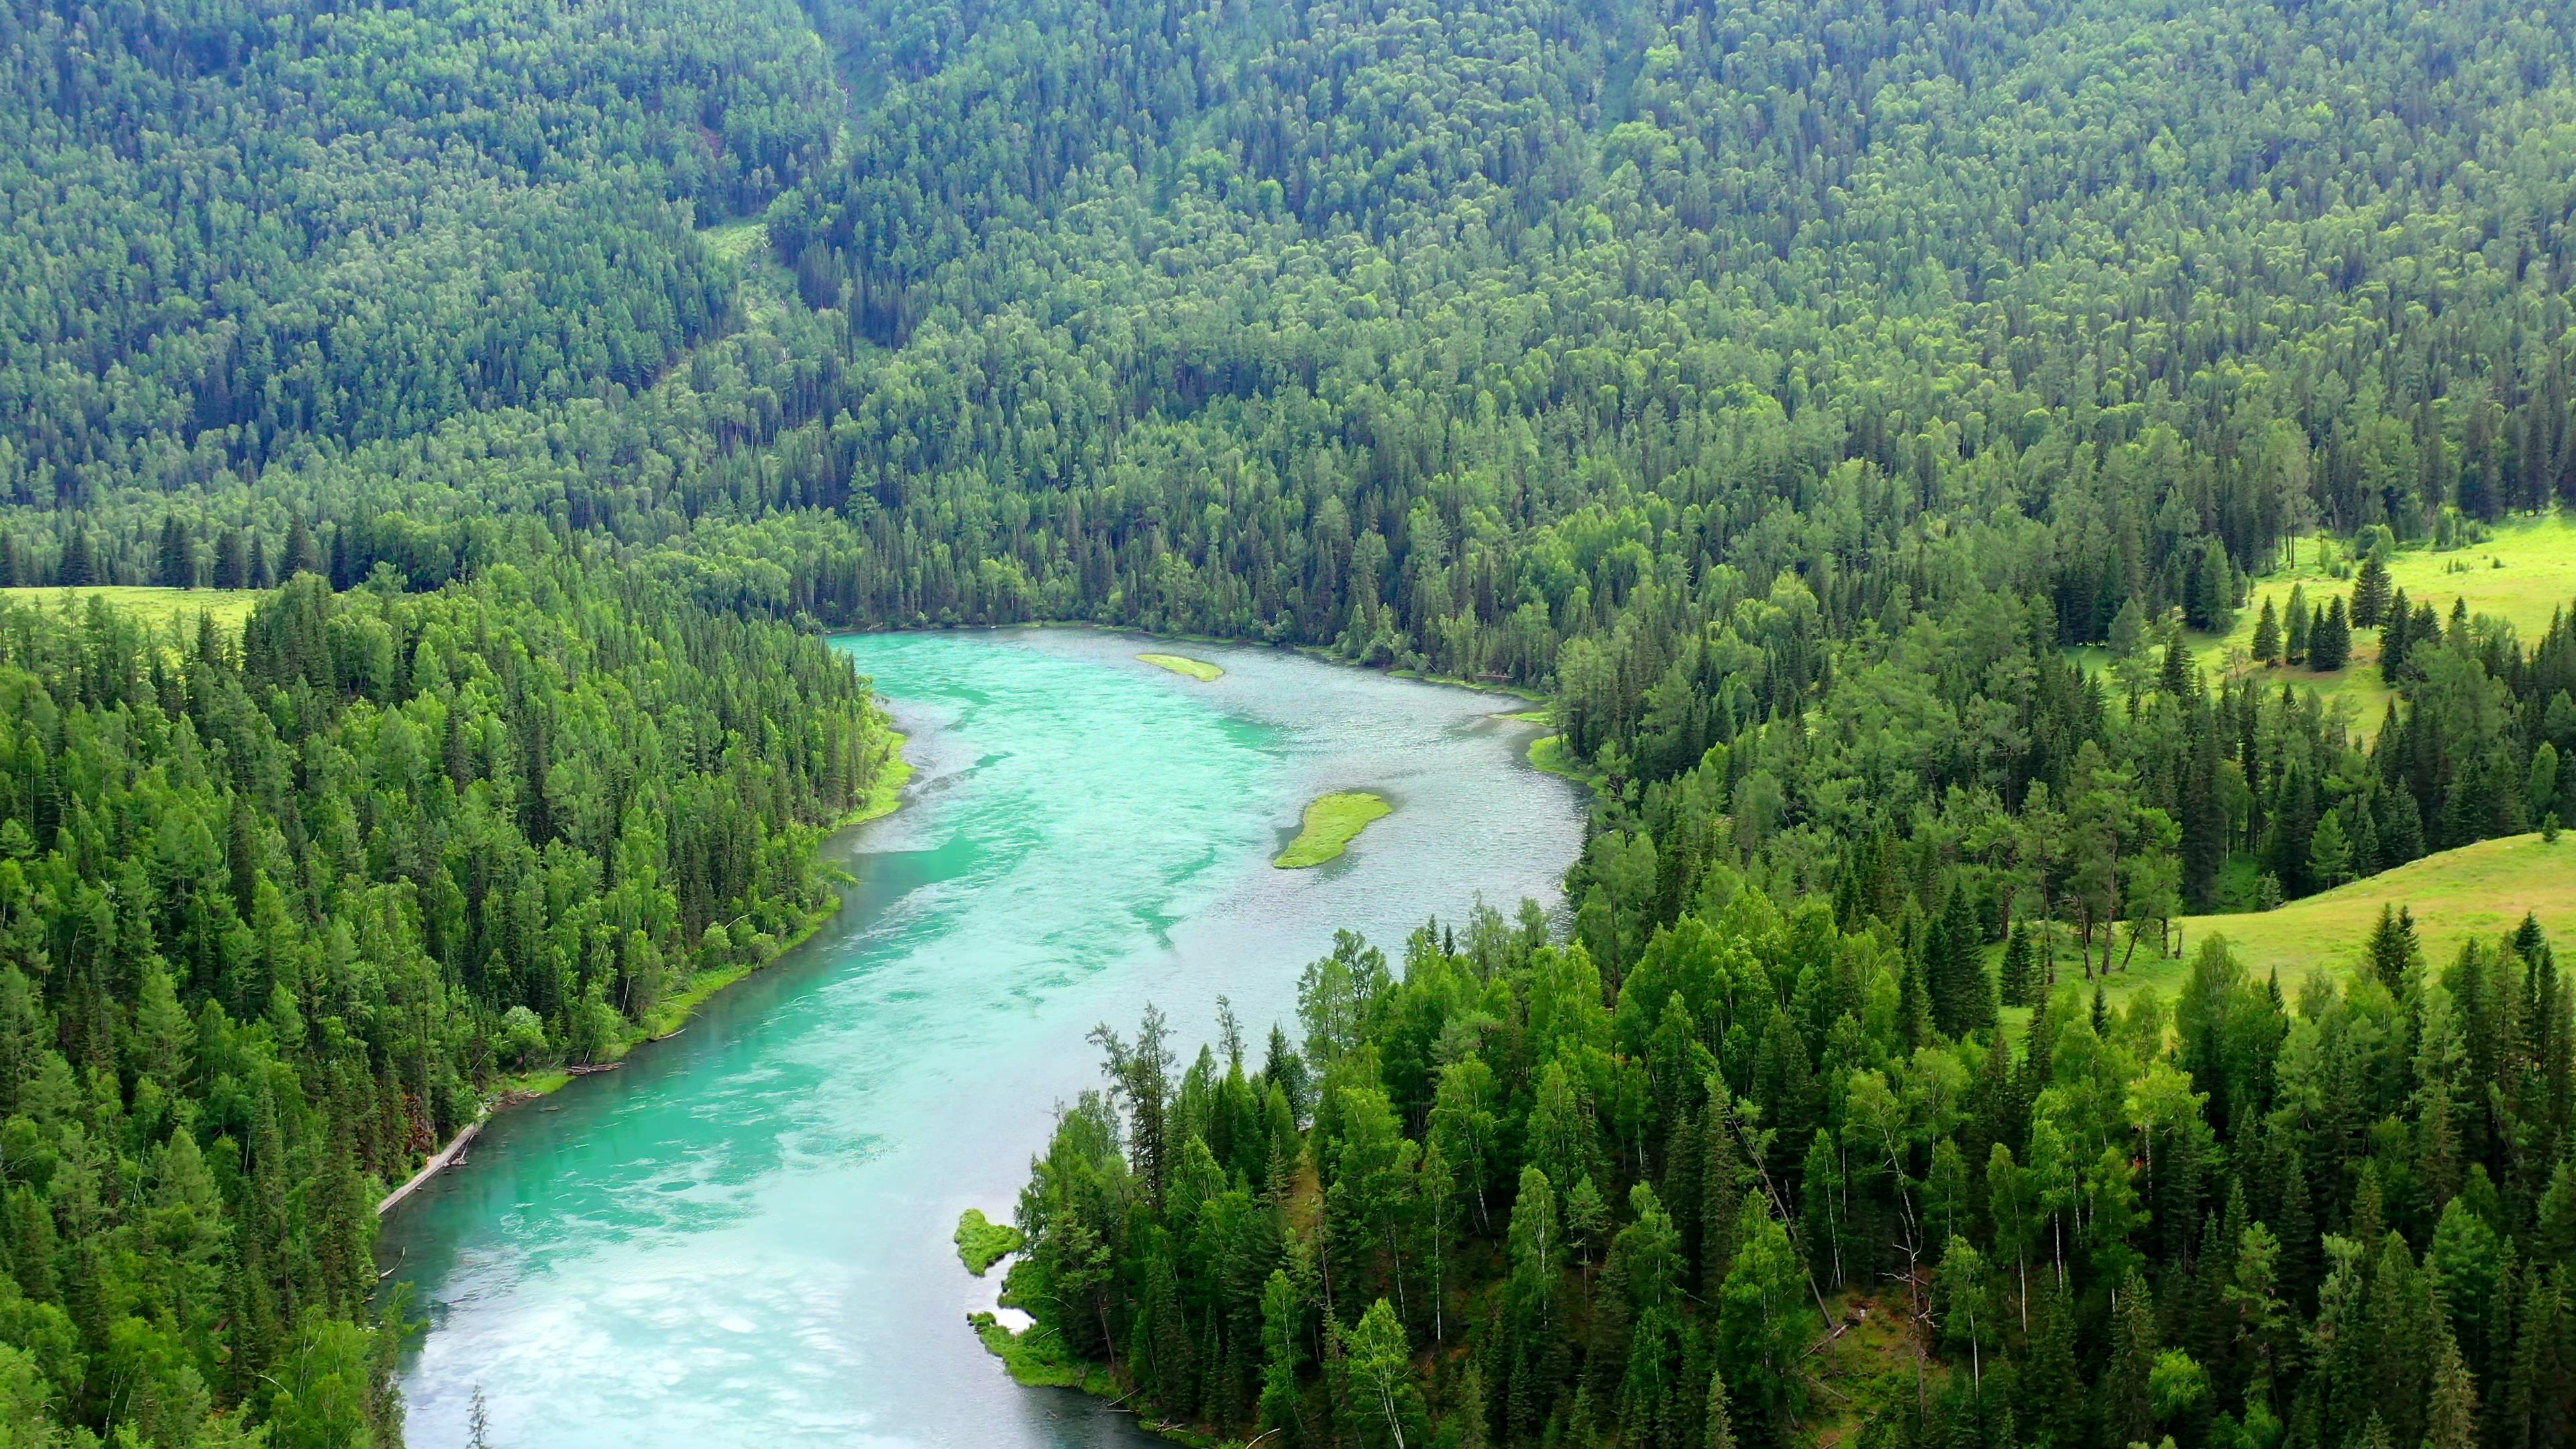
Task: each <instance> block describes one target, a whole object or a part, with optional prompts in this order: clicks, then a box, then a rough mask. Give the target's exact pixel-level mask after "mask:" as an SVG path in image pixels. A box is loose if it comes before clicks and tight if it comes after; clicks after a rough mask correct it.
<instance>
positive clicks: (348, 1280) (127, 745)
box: [0, 560, 890, 1446]
mask: <svg viewBox="0 0 2576 1449" xmlns="http://www.w3.org/2000/svg"><path fill="white" fill-rule="evenodd" d="M0 702H5V706H6V707H5V710H0V718H5V719H6V720H7V721H8V724H7V725H6V727H5V728H0V1265H5V1268H6V1271H5V1272H0V1442H6V1443H8V1444H10V1445H12V1446H17V1445H51V1444H55V1443H57V1442H72V1443H88V1442H93V1441H91V1440H90V1439H88V1438H86V1437H84V1436H85V1435H86V1434H87V1433H88V1432H89V1430H91V1429H114V1430H115V1431H117V1433H118V1435H119V1436H120V1437H118V1439H117V1440H116V1442H118V1443H141V1444H154V1445H162V1446H178V1445H196V1444H232V1443H236V1442H239V1443H253V1442H257V1439H258V1435H259V1433H260V1432H265V1433H266V1435H267V1436H268V1440H267V1441H268V1442H269V1443H271V1444H277V1445H287V1444H293V1445H317V1446H318V1445H350V1444H361V1443H368V1442H374V1443H385V1444H391V1443H396V1442H399V1425H400V1422H401V1412H400V1407H399V1405H398V1404H397V1403H396V1402H395V1400H394V1398H393V1396H392V1391H391V1388H390V1380H389V1378H388V1377H387V1371H388V1370H389V1368H390V1366H391V1362H392V1354H393V1351H394V1348H395V1345H396V1344H397V1342H398V1341H399V1340H398V1336H397V1334H396V1333H395V1332H393V1331H392V1330H391V1329H384V1330H377V1329H372V1328H370V1327H369V1326H368V1325H370V1324H371V1322H372V1321H373V1320H374V1318H375V1317H376V1313H375V1311H374V1310H373V1309H371V1308H370V1306H369V1300H370V1296H371V1295H372V1294H373V1293H374V1291H375V1287H376V1268H375V1263H374V1259H373V1257H372V1254H371V1252H370V1244H371V1243H372V1241H373V1238H374V1234H375V1211H374V1209H375V1202H376V1198H377V1197H378V1196H379V1195H380V1194H381V1193H382V1191H383V1187H384V1185H385V1184H387V1183H390V1182H398V1181H400V1180H401V1179H402V1178H403V1177H404V1176H406V1175H408V1174H409V1173H410V1171H411V1170H412V1168H414V1167H415V1166H417V1165H418V1164H419V1162H420V1160H421V1158H422V1157H423V1156H424V1155H425V1154H426V1153H428V1152H430V1151H433V1150H435V1149H436V1147H437V1146H438V1145H439V1144H440V1143H441V1142H443V1141H444V1140H445V1139H446V1138H447V1137H448V1136H449V1135H451V1134H453V1133H454V1132H455V1131H456V1130H457V1129H458V1128H459V1127H461V1126H463V1125H464V1124H465V1123H467V1122H469V1121H471V1120H473V1118H474V1117H475V1116H476V1114H477V1112H478V1111H479V1109H480V1106H481V1102H482V1099H483V1098H484V1096H485V1095H486V1094H488V1093H489V1092H491V1091H492V1090H494V1089H495V1088H496V1086H497V1085H498V1084H499V1083H500V1081H501V1079H503V1078H505V1077H507V1076H508V1075H509V1074H511V1073H514V1072H519V1071H524V1070H529V1069H536V1068H545V1067H551V1066H554V1065H556V1064H559V1063H563V1062H573V1063H581V1062H592V1061H598V1060H601V1059H603V1058H605V1057H609V1056H613V1055H614V1054H615V1053H617V1052H619V1051H622V1050H623V1049H624V1047H625V1046H626V1045H627V1044H629V1043H630V1042H631V1041H632V1039H633V1037H634V1035H635V1031H636V1028H635V1026H634V1024H635V1023H638V1022H641V1021H644V1020H646V1019H648V1018H649V1017H650V1016H651V1014H652V1012H653V1008H654V1006H655V1005H656V1004H657V1002H659V1001H660V1000H662V999H664V998H665V997H666V996H667V995H669V994H671V993H673V992H675V991H677V990H678V989H679V988H680V987H682V986H683V985H685V984H686V982H687V981H688V979H689V978H690V976H691V975H692V974H693V973H694V972H696V971H697V970H699V969H702V968H703V969H717V968H723V967H727V966H732V965H734V964H736V963H738V962H744V961H756V960H759V959H763V958H764V957H765V956H766V955H767V954H770V953H772V952H774V950H775V949H776V942H777V941H778V940H779V939H781V938H784V937H788V936H791V935H794V934H796V933H797V932H798V931H799V930H800V929H801V928H803V927H804V926H805V925H806V923H807V922H808V921H809V920H810V919H811V918H812V917H813V916H814V914H815V912H817V911H818V910H820V909H822V908H824V907H826V906H829V905H831V904H833V903H835V901H836V899H837V897H836V895H835V893H834V892H833V891H832V889H831V886H830V882H829V881H828V880H826V879H825V878H824V876H823V874H822V872H821V871H820V869H819V867H818V865H817V863H816V860H815V855H814V845H815V842H816V841H817V839H818V838H819V837H820V834H821V830H822V827H824V826H827V825H829V824H830V823H832V822H833V821H834V820H835V819H836V818H837V817H839V816H840V815H841V814H843V813H844V812H846V811H847V810H848V809H850V808H851V807H852V806H853V805H854V804H855V803H857V802H858V801H859V800H860V799H862V798H863V797H864V795H865V793H866V790H867V787H868V786H869V784H870V783H871V781H872V779H873V777H874V775H875V772H876V771H877V770H878V769H879V768H881V767H882V766H883V764H884V762H885V759H886V756H887V754H888V753H889V752H890V746H889V744H888V742H887V740H886V739H885V737H884V730H883V726H882V722H881V719H880V718H879V717H878V716H877V715H876V713H875V710H874V706H873V705H872V703H871V702H870V701H869V699H868V696H867V693H866V691H865V688H864V686H863V685H862V684H861V682H860V681H859V680H858V679H857V678H856V677H855V676H854V675H853V674H852V673H851V671H850V669H849V667H848V665H847V663H846V662H843V661H841V660H838V659H836V658H835V657H834V656H833V655H832V654H831V653H830V652H829V651H828V650H826V649H825V648H824V647H823V646H822V645H821V644H820V643H819V642H818V641H815V640H812V639H808V638H803V637H800V636H797V635H795V634H793V633H790V632H789V631H787V630H785V629H782V628H779V627H777V626H774V625H769V624H765V623H752V622H745V621H742V620H738V619H734V618H730V617H722V616H710V615H708V614H706V613H704V612H703V611H700V610H696V609H693V608H691V607H689V606H687V605H685V604H681V603H678V602H676V601H674V600H672V599H671V598H670V597H669V595H668V593H667V591H665V590H663V589H660V588H658V587H656V586H654V585H651V584H638V583H635V582H632V581H630V580H624V579H620V578H617V577H615V576H614V575H613V574H609V573H606V572H604V571H598V570H595V569H592V568H585V567H583V566H581V565H579V564H577V563H575V562H573V561H570V560H553V561H543V562H539V561H531V562H529V563H527V564H525V565H520V566H513V565H507V564H498V565H494V566H492V567H490V568H488V569H485V570H483V571H481V572H480V574H479V576H478V577H477V578H476V580H475V581H474V582H472V583H470V584H456V585H451V586H449V587H447V588H445V589H442V590H440V591H437V592H434V593H424V594H407V593H403V592H400V591H399V590H398V589H397V588H394V587H392V586H391V585H389V584H388V585H385V586H381V587H374V588H362V589H358V590H353V591H350V592H346V593H339V594H334V593H332V592H331V591H330V590H329V589H328V588H327V587H325V586H324V585H323V584H322V583H321V581H319V580H318V579H315V578H312V577H310V576H300V577H298V578H297V579H295V580H294V581H293V582H291V583H289V584H288V585H287V586H286V587H284V588H283V589H281V590H279V591H278V592H277V593H275V594H274V595H272V596H270V598H269V599H268V601H267V602H265V603H263V604H262V605H260V607H259V608H258V609H257V610H256V611H255V612H253V613H252V614H251V616H250V618H249V620H248V622H247V623H246V624H245V625H244V626H243V627H242V628H241V630H240V632H239V636H238V638H236V637H233V635H232V634H230V633H229V632H227V631H224V630H222V629H220V628H218V627H217V626H216V625H214V624H213V623H212V621H211V620H210V619H204V618H202V616H201V622H200V624H199V626H198V627H197V628H196V629H195V630H193V631H184V630H175V629H174V630H173V632H171V633H170V634H168V635H163V634H160V633H157V632H147V631H145V630H144V629H142V628H141V627H139V626H137V625H135V624H134V623H132V622H131V621H130V620H128V619H126V618H125V617H123V616H121V615H119V614H116V613H114V612H112V611H110V610H109V609H107V608H106V607H104V606H96V605H94V606H92V607H91V608H90V609H89V610H88V612H87V614H86V616H85V617H60V616H57V615H55V614H53V613H52V612H50V611H44V610H31V609H27V608H24V607H7V608H0ZM394 1311H395V1312H396V1313H398V1312H399V1305H398V1304H397V1305H396V1306H395V1308H394ZM235 1406H239V1408H238V1411H236V1409H235ZM54 1422H60V1423H63V1424H68V1425H74V1426H80V1427H78V1428H75V1429H74V1430H73V1433H72V1436H71V1438H70V1439H69V1440H68V1441H63V1440H61V1439H60V1436H59V1435H58V1434H57V1433H56V1432H55V1431H54V1430H52V1429H49V1428H48V1427H47V1425H48V1424H49V1423H54ZM263 1424H264V1425H265V1429H264V1431H262V1430H260V1429H258V1428H257V1427H256V1426H259V1425H263ZM125 1436H131V1437H125Z"/></svg>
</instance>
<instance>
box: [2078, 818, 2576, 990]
mask: <svg viewBox="0 0 2576 1449" xmlns="http://www.w3.org/2000/svg"><path fill="white" fill-rule="evenodd" d="M2382 906H2404V907H2406V908H2407V909H2408V910H2410V911H2412V912H2414V914H2415V938H2416V940H2418V941H2419V942H2421V943H2422V944H2423V947H2424V959H2425V960H2426V961H2427V962H2429V963H2430V964H2432V965H2434V966H2437V967H2438V966H2446V965H2448V964H2450V961H2451V958H2452V957H2454V956H2456V955H2458V954H2459V950H2460V945H2461V943H2462V942H2464V941H2468V940H2471V939H2488V940H2492V939H2494V938H2495V937H2498V936H2501V935H2503V934H2505V933H2506V932H2508V931H2511V930H2512V929H2513V928H2514V927H2516V926H2518V925H2520V924H2522V918H2523V916H2524V914H2525V913H2529V914H2531V915H2535V916H2537V917H2539V919H2540V925H2541V929H2543V930H2545V931H2547V932H2548V933H2549V935H2550V939H2552V940H2553V941H2556V942H2558V943H2560V944H2562V945H2564V944H2566V943H2568V942H2571V941H2576V832H2571V833H2567V834H2562V835H2560V836H2559V837H2558V842H2557V844H2555V845H2549V844H2544V843H2542V841H2541V838H2540V837H2539V836H2538V835H2536V834H2535V835H2509V836H2506V837H2504V838H2503V839H2500V840H2482V841H2480V842H2478V843H2477V844H2475V845H2464V846H2461V847H2460V848H2459V849H2457V850H2445V851H2442V852H2440V853H2439V854H2435V855H2428V856H2426V857H2424V858H2423V859H2422V860H2418V861H2413V862H2410V863H2408V864H2406V865H2401V866H2399V867H2398V868H2397V869H2395V870H2390V871H2382V872H2380V873H2379V874H2378V875H2375V876H2372V877H2370V878H2369V879H2367V880H2358V881H2354V882H2353V883H2352V884H2350V885H2347V886H2342V887H2339V888H2337V889H2334V890H2330V891H2325V892H2323V893H2321V894H2318V895H2313V896H2308V897H2306V898H2304V899H2301V900H2296V901H2292V902H2290V903H2289V904H2287V905H2285V906H2282V907H2280V908H2279V909H2277V910H2270V911H2263V912H2260V913H2254V914H2247V915H2234V916H2191V917H2188V918H2186V919H2185V920H2184V921H2183V933H2184V934H2183V947H2184V954H2185V956H2186V957H2187V956H2188V955H2189V954H2190V952H2191V951H2193V950H2195V949H2197V948H2198V946H2199V943H2200V942H2201V941H2203V940H2205V939H2207V938H2208V937H2209V936H2211V935H2220V936H2224V937H2226V938H2227V944H2228V946H2229V948H2230V949H2232V950H2234V951H2235V953H2236V955H2237V958H2238V959H2239V960H2242V961H2243V962H2244V963H2245V964H2246V966H2247V968H2248V969H2250V970H2252V971H2254V972H2256V973H2258V974H2259V973H2262V972H2265V971H2270V970H2274V969H2277V970H2279V971H2280V973H2281V981H2282V984H2283V985H2284V986H2289V985H2292V984H2294V983H2296V982H2297V981H2298V980H2300V979H2301V978H2303V977H2305V976H2306V975H2307V973H2308V971H2309V969H2310V968H2311V967H2315V968H2322V969H2323V970H2324V971H2325V972H2326V973H2327V974H2328V975H2329V976H2337V977H2339V976H2342V975H2345V974H2347V973H2349V972H2351V971H2352V970H2353V969H2354V968H2355V967H2356V966H2357V965H2358V964H2359V963H2360V961H2361V959H2362V951H2363V946H2364V943H2365V942H2366V941H2367V940H2368V939H2369V936H2370V930H2371V927H2372V926H2374V925H2376V924H2378V922H2379V910H2380V907H2382ZM2183 971H2184V967H2183V966H2182V964H2181V963H2180V962H2173V963H2167V964H2166V965H2165V966H2164V967H2163V968H2161V969H2160V971H2159V972H2158V974H2159V975H2164V976H2170V977H2171V978H2172V979H2173V980H2174V981H2176V982H2179V981H2180V980H2181V979H2182V975H2183ZM2059 979H2060V980H2061V981H2062V980H2064V979H2065V977H2064V973H2062V972H2061V973H2060V975H2059ZM2132 989H2133V990H2134V989H2135V988H2134V987H2133V988H2132Z"/></svg>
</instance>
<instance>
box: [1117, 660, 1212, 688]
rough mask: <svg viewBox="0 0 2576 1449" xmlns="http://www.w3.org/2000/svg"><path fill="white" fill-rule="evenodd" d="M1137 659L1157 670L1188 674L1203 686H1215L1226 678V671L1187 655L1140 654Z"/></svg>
mask: <svg viewBox="0 0 2576 1449" xmlns="http://www.w3.org/2000/svg"><path fill="white" fill-rule="evenodd" d="M1136 657H1137V658H1139V659H1142V660H1144V661H1145V662H1146V663H1148V664H1151V665H1153V666H1154V667H1155V668H1157V669H1168V670H1170V671H1172V672H1173V673H1174V674H1186V675H1188V676H1189V677H1190V678H1192V679H1195V680H1197V681H1198V682H1199V683H1201V684H1214V683H1216V682H1217V681H1218V680H1220V679H1223V678H1225V671H1224V670H1222V669H1219V668H1217V667H1216V666H1215V665H1213V664H1210V663H1208V662H1207V661H1206V660H1204V659H1192V658H1191V657H1189V656H1188V655H1186V654H1139V655H1137V656H1136Z"/></svg>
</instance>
